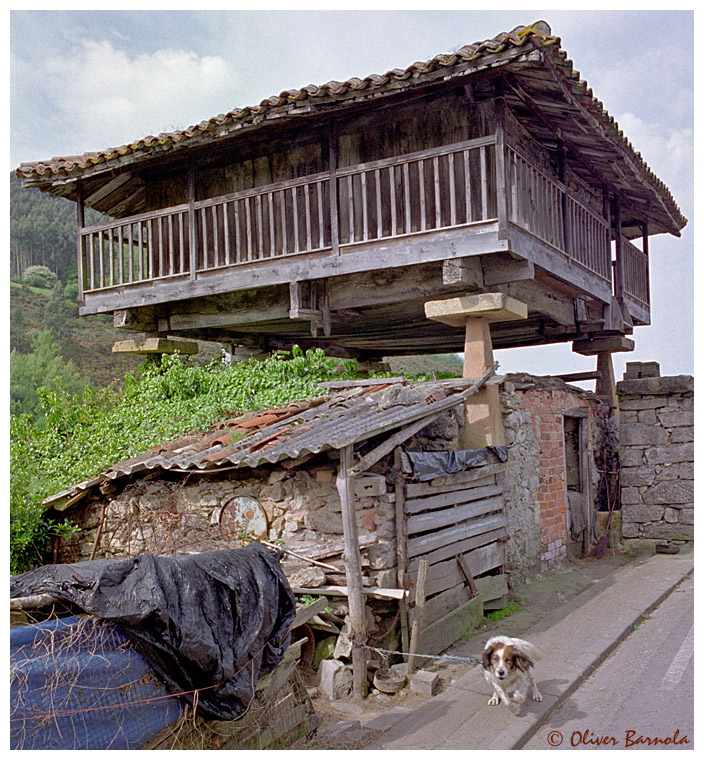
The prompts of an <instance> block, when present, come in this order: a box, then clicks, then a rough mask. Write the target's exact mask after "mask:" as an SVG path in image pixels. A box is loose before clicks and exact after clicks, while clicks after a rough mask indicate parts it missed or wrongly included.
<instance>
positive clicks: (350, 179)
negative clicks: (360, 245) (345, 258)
mask: <svg viewBox="0 0 704 760" xmlns="http://www.w3.org/2000/svg"><path fill="white" fill-rule="evenodd" d="M347 209H348V213H349V219H348V224H349V227H350V239H349V240H348V242H349V243H354V242H355V241H356V239H357V236H356V234H355V229H354V175H353V174H349V175H347Z"/></svg>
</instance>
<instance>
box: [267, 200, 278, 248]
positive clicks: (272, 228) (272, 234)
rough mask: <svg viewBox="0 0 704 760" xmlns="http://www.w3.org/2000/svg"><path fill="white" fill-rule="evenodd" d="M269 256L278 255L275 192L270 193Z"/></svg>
mask: <svg viewBox="0 0 704 760" xmlns="http://www.w3.org/2000/svg"><path fill="white" fill-rule="evenodd" d="M268 202H269V256H272V257H273V256H276V225H275V224H274V193H269V201H268Z"/></svg>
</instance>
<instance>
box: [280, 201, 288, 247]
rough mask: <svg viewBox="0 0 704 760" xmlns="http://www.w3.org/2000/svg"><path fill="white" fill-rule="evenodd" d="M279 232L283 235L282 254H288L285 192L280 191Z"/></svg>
mask: <svg viewBox="0 0 704 760" xmlns="http://www.w3.org/2000/svg"><path fill="white" fill-rule="evenodd" d="M281 230H282V233H283V249H282V252H283V253H284V254H287V253H288V224H287V222H286V190H282V191H281Z"/></svg>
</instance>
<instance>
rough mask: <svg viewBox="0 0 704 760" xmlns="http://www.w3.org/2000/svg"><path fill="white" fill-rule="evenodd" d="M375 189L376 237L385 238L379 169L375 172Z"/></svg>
mask: <svg viewBox="0 0 704 760" xmlns="http://www.w3.org/2000/svg"><path fill="white" fill-rule="evenodd" d="M374 189H375V190H376V237H377V240H378V239H379V238H382V237H384V224H383V217H382V211H381V180H380V175H379V169H375V170H374Z"/></svg>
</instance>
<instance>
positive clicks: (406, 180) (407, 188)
mask: <svg viewBox="0 0 704 760" xmlns="http://www.w3.org/2000/svg"><path fill="white" fill-rule="evenodd" d="M403 196H404V200H405V202H406V209H405V210H406V221H405V227H406V228H405V230H404V232H405V233H406V235H410V233H411V179H410V168H409V164H408V161H406V162H404V164H403Z"/></svg>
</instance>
